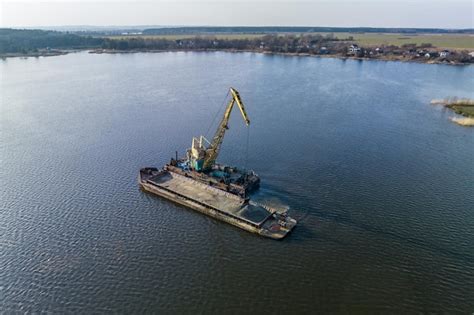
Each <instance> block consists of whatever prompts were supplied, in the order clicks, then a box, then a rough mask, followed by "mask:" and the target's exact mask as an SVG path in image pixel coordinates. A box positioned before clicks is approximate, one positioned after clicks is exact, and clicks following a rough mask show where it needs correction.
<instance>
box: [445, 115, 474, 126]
mask: <svg viewBox="0 0 474 315" xmlns="http://www.w3.org/2000/svg"><path fill="white" fill-rule="evenodd" d="M450 119H451V121H453V122H455V123H456V124H458V125H461V126H467V127H474V118H470V117H451V118H450Z"/></svg>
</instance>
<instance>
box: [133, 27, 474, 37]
mask: <svg viewBox="0 0 474 315" xmlns="http://www.w3.org/2000/svg"><path fill="white" fill-rule="evenodd" d="M318 32H321V33H341V32H347V33H406V34H415V33H432V34H441V33H458V34H474V29H472V28H471V29H456V30H454V29H442V28H380V27H309V26H301V27H293V26H291V27H286V26H258V27H256V26H255V27H254V26H236V27H222V26H209V27H204V26H197V27H163V28H150V29H145V30H143V32H142V33H143V34H144V35H183V34H184V35H199V34H202V35H204V34H272V33H318Z"/></svg>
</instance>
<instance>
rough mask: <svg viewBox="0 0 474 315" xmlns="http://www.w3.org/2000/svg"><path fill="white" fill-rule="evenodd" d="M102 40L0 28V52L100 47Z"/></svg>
mask: <svg viewBox="0 0 474 315" xmlns="http://www.w3.org/2000/svg"><path fill="white" fill-rule="evenodd" d="M103 42H104V40H103V39H102V38H94V37H91V36H79V35H76V34H70V33H63V32H56V31H43V30H19V29H8V28H0V53H28V52H32V51H36V50H38V49H47V48H51V49H76V48H77V49H79V48H94V47H101V46H102V44H103Z"/></svg>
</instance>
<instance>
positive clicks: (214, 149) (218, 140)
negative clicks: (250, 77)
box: [203, 88, 250, 170]
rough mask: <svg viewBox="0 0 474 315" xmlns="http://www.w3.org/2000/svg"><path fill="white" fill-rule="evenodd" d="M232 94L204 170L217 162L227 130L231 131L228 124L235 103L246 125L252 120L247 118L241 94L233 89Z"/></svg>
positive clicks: (231, 89) (207, 152)
mask: <svg viewBox="0 0 474 315" xmlns="http://www.w3.org/2000/svg"><path fill="white" fill-rule="evenodd" d="M230 93H231V96H232V98H231V100H230V102H229V104H228V105H227V108H226V110H225V112H224V117H223V118H222V121H221V123H220V124H219V128H217V131H216V133H215V135H214V138H212V142H211V145H210V146H209V148H208V149H207V150H206V158H205V160H204V165H203V169H204V170H209V169H210V168H211V167H212V165H214V163H215V162H216V159H217V156H218V155H219V151H220V148H221V145H222V141H223V140H224V135H225V132H226V130H227V129H229V126H228V123H229V119H230V114H231V113H232V109H233V108H234V103H237V106H238V107H239V109H240V113H241V114H242V117H243V118H244V121H245V124H246V125H247V126H248V125H249V124H250V120H249V118H248V116H247V112H246V111H245V107H244V104H243V102H242V99H241V98H240V95H239V92H237V91H236V90H235V89H233V88H230Z"/></svg>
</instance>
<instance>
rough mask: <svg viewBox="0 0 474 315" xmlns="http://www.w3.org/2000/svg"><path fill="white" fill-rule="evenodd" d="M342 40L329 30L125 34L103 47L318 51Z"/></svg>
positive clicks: (107, 41)
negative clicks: (226, 35) (238, 34)
mask: <svg viewBox="0 0 474 315" xmlns="http://www.w3.org/2000/svg"><path fill="white" fill-rule="evenodd" d="M339 41H342V40H341V39H338V38H336V37H334V35H332V34H329V35H326V36H323V35H320V34H306V35H298V36H296V35H284V36H280V35H262V36H261V37H250V38H225V39H222V38H216V37H215V36H195V37H192V38H186V39H167V38H159V37H158V38H148V37H122V38H119V39H115V38H107V39H105V41H104V43H103V45H102V47H103V48H105V49H111V50H196V49H197V50H206V49H210V50H226V49H232V50H262V51H271V52H310V50H312V51H316V50H317V51H319V49H320V48H321V47H323V46H324V45H326V46H328V47H333V46H334V43H337V42H339Z"/></svg>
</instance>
